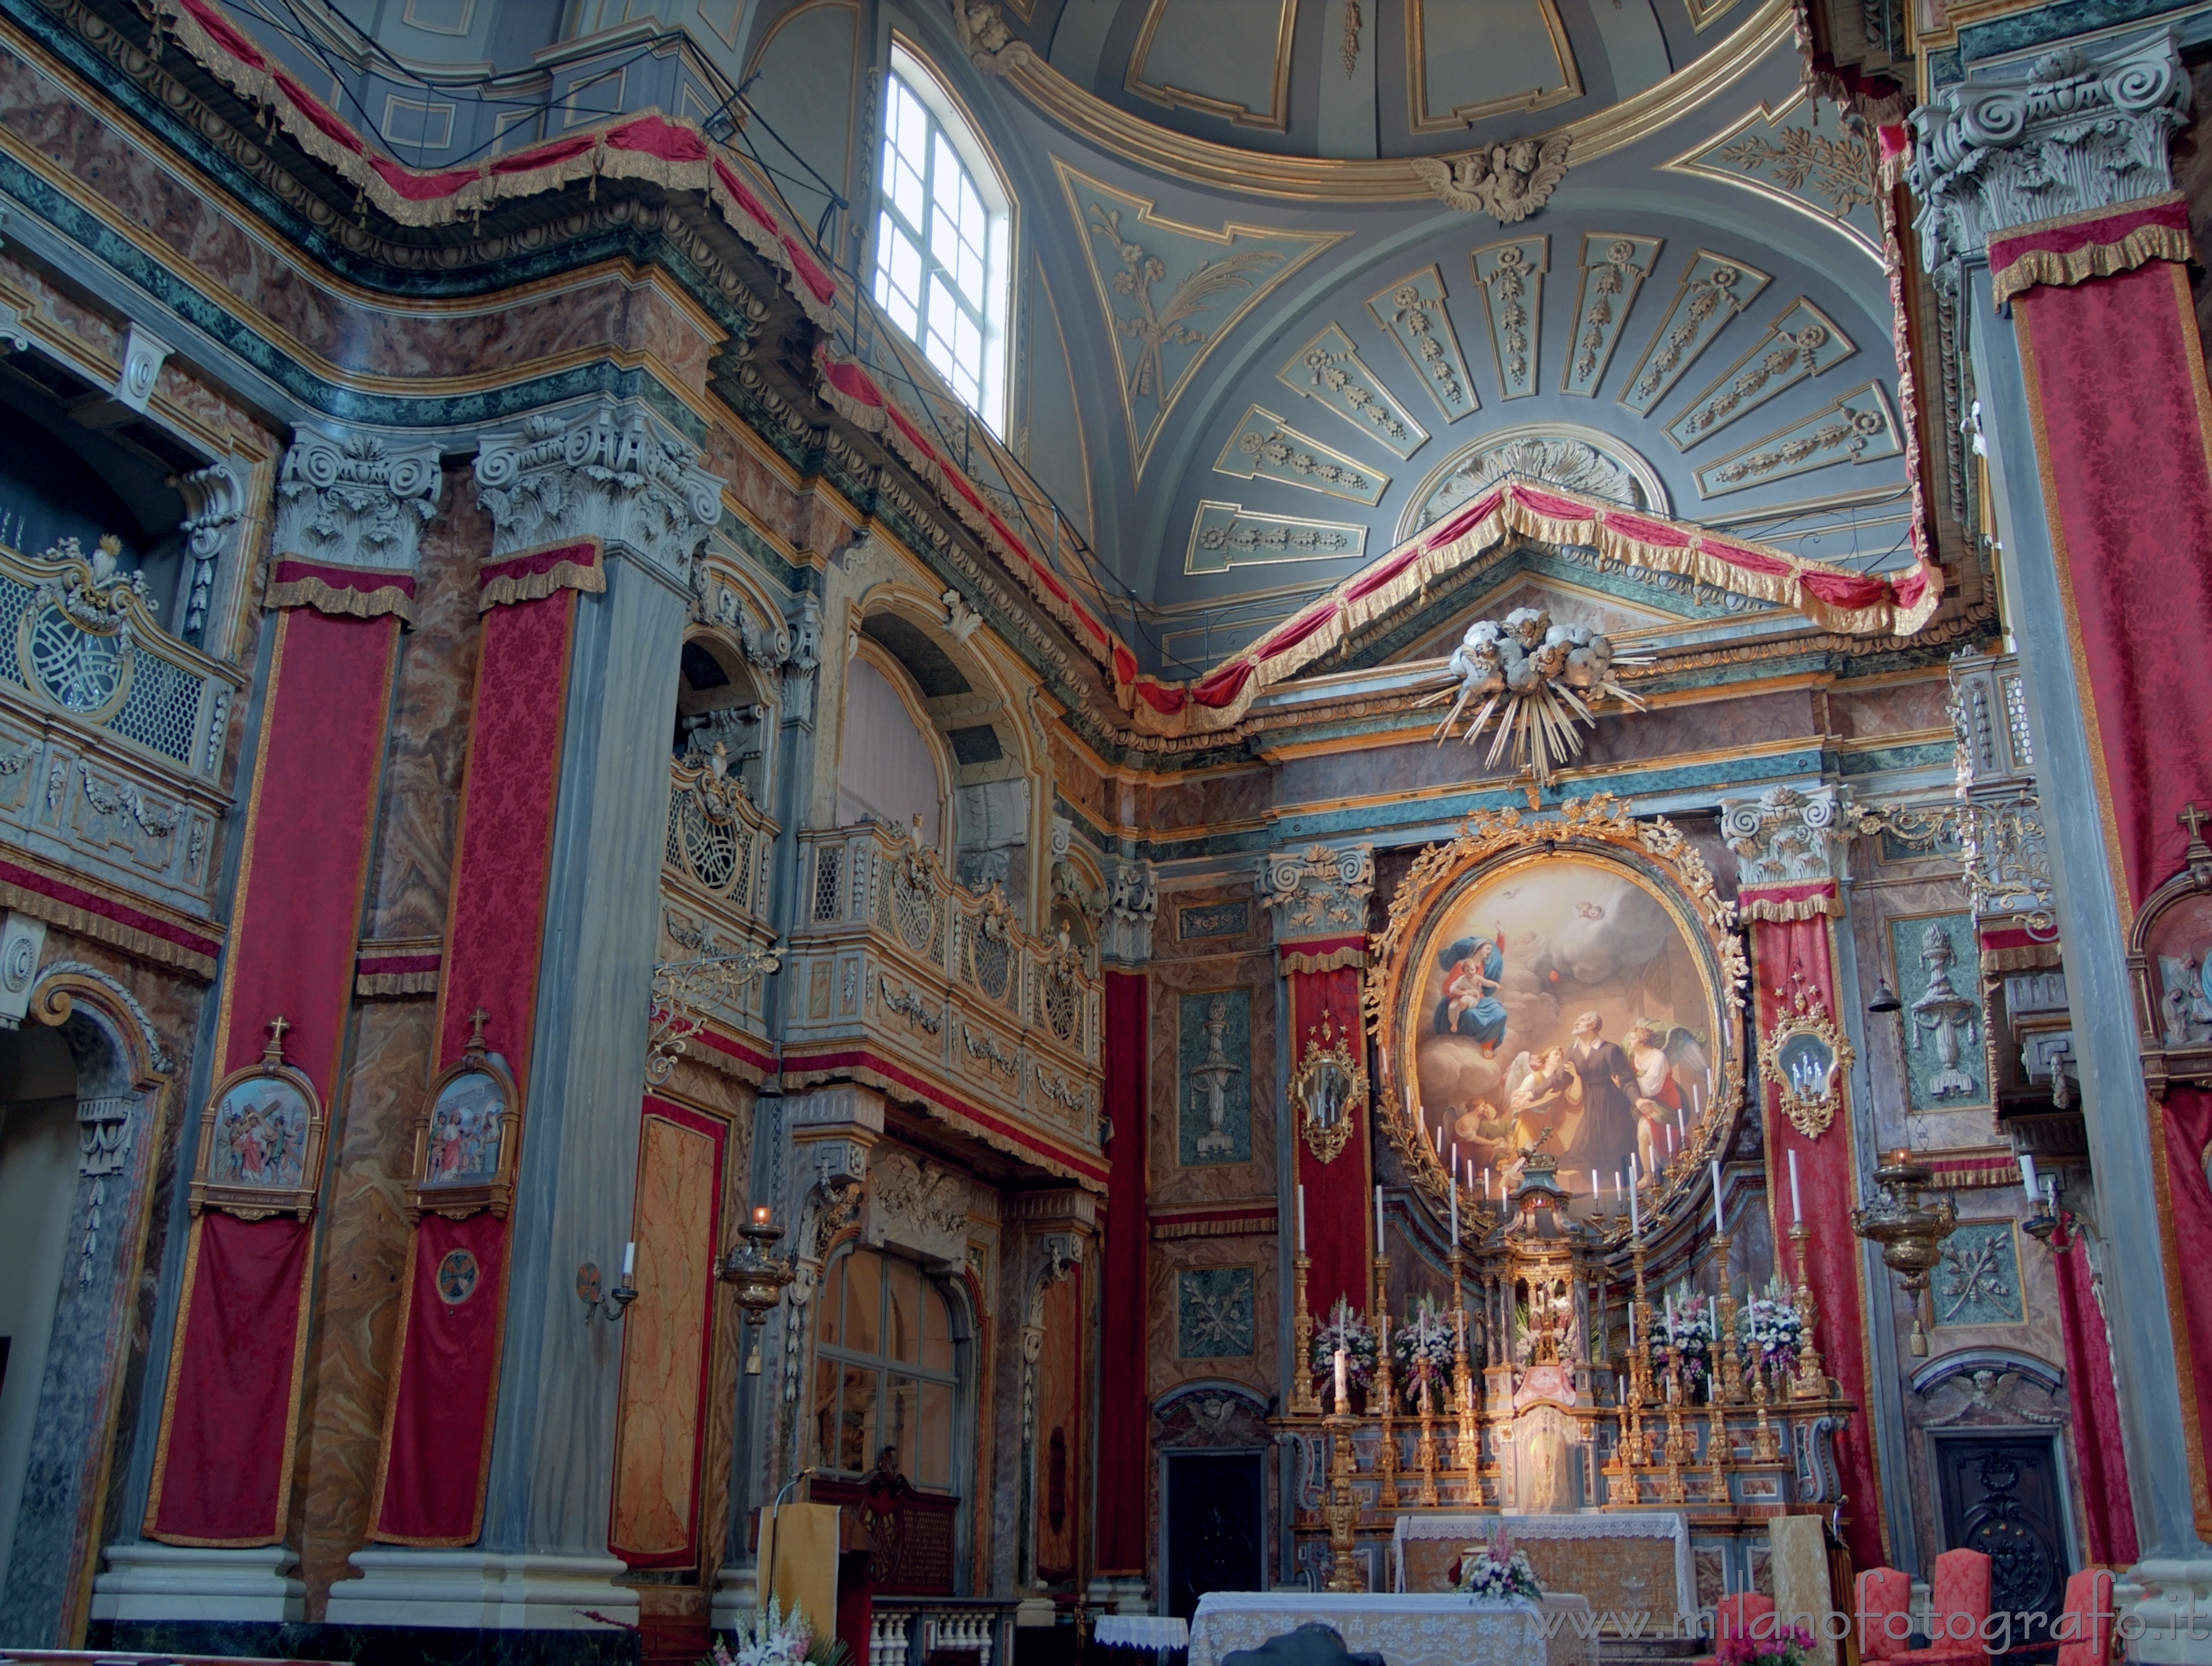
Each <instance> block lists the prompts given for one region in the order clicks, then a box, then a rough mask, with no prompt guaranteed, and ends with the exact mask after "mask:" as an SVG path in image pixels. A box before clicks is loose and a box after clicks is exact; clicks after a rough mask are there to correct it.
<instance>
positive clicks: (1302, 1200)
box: [1298, 1183, 1306, 1256]
mask: <svg viewBox="0 0 2212 1666" xmlns="http://www.w3.org/2000/svg"><path fill="white" fill-rule="evenodd" d="M1305 1252H1306V1189H1305V1186H1304V1183H1300V1184H1299V1186H1298V1253H1299V1254H1300V1255H1301V1256H1303V1255H1304V1254H1305Z"/></svg>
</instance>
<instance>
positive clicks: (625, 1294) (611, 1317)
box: [576, 1238, 637, 1325]
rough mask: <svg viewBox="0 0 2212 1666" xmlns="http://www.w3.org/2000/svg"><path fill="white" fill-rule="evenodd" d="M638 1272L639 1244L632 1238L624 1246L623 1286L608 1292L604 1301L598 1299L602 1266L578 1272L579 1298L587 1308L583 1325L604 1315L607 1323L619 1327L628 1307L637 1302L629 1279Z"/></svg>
mask: <svg viewBox="0 0 2212 1666" xmlns="http://www.w3.org/2000/svg"><path fill="white" fill-rule="evenodd" d="M636 1271H637V1240H636V1239H635V1238H632V1239H631V1240H630V1241H629V1243H625V1244H624V1245H623V1267H622V1282H621V1283H620V1284H618V1285H617V1286H615V1287H614V1288H613V1289H612V1290H611V1291H610V1292H607V1296H606V1298H605V1300H604V1301H603V1300H601V1299H600V1297H599V1263H598V1262H590V1261H587V1262H585V1263H584V1264H583V1265H582V1266H581V1267H580V1268H577V1269H576V1298H577V1299H578V1300H579V1301H580V1302H582V1303H583V1304H584V1322H585V1323H586V1324H589V1323H591V1322H592V1316H593V1315H595V1314H598V1313H600V1312H605V1315H606V1316H607V1322H608V1323H609V1324H611V1325H618V1324H620V1323H621V1322H623V1315H624V1314H625V1313H628V1312H629V1304H631V1303H632V1302H634V1301H635V1300H636V1299H637V1292H636V1290H635V1288H634V1287H633V1286H631V1284H630V1281H629V1280H630V1275H631V1274H633V1273H635V1272H636Z"/></svg>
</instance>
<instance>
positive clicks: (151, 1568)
mask: <svg viewBox="0 0 2212 1666" xmlns="http://www.w3.org/2000/svg"><path fill="white" fill-rule="evenodd" d="M106 1556H107V1568H106V1572H103V1573H100V1574H98V1575H96V1576H95V1577H94V1579H93V1582H92V1617H93V1618H94V1620H260V1621H267V1622H273V1623H276V1624H279V1625H281V1624H283V1623H284V1622H285V1621H287V1620H299V1619H301V1618H302V1617H303V1616H304V1614H305V1610H306V1605H307V1586H306V1585H304V1584H301V1582H300V1581H299V1580H298V1579H296V1578H294V1577H293V1570H294V1569H295V1568H297V1567H298V1566H299V1565H300V1557H299V1553H298V1552H296V1551H293V1550H288V1549H287V1548H285V1547H283V1545H256V1546H253V1547H251V1548H249V1549H244V1550H231V1549H206V1548H203V1547H197V1546H190V1545H163V1544H155V1543H153V1542H151V1541H141V1542H138V1543H135V1544H117V1545H110V1546H108V1547H107V1552H106Z"/></svg>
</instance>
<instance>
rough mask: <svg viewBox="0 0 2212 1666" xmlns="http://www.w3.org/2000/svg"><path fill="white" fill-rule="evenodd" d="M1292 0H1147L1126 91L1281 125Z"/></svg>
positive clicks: (1251, 122) (1243, 121)
mask: <svg viewBox="0 0 2212 1666" xmlns="http://www.w3.org/2000/svg"><path fill="white" fill-rule="evenodd" d="M1296 18H1297V0H1149V6H1148V9H1147V10H1146V14H1145V21H1144V23H1143V26H1142V27H1140V28H1139V31H1138V35H1137V47H1136V51H1135V52H1133V54H1132V55H1131V58H1130V63H1129V73H1128V78H1127V83H1126V84H1127V88H1128V90H1129V91H1131V92H1132V93H1134V94H1137V95H1138V96H1139V97H1140V98H1146V99H1152V100H1157V101H1158V102H1159V103H1162V104H1167V105H1182V106H1185V107H1187V108H1189V109H1194V110H1201V111H1204V112H1207V113H1208V114H1211V115H1217V116H1225V117H1227V118H1228V119H1230V120H1231V121H1232V122H1236V123H1237V124H1239V125H1244V126H1251V127H1272V128H1275V129H1277V130H1280V129H1281V128H1282V127H1284V126H1285V125H1286V122H1287V119H1288V115H1289V111H1288V108H1287V106H1288V101H1289V100H1288V94H1289V83H1290V74H1291V23H1292V22H1293V21H1295V20H1296Z"/></svg>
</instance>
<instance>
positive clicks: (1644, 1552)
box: [1390, 1510, 1698, 1636]
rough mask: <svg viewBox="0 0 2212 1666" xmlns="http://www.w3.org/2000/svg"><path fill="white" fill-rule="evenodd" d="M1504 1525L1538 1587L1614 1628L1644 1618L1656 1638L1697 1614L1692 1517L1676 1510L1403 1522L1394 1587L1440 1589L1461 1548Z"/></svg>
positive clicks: (1394, 1545)
mask: <svg viewBox="0 0 2212 1666" xmlns="http://www.w3.org/2000/svg"><path fill="white" fill-rule="evenodd" d="M1500 1526H1503V1527H1504V1529H1505V1530H1506V1531H1508V1532H1510V1534H1512V1535H1513V1542H1514V1544H1515V1546H1516V1547H1517V1548H1518V1549H1520V1550H1522V1551H1524V1552H1526V1553H1527V1554H1528V1563H1529V1566H1531V1567H1532V1568H1533V1569H1534V1571H1535V1574H1536V1578H1537V1580H1538V1582H1539V1583H1540V1584H1542V1585H1544V1586H1545V1587H1546V1588H1547V1589H1556V1590H1572V1591H1577V1592H1579V1593H1581V1594H1582V1595H1583V1596H1586V1597H1588V1598H1589V1601H1590V1603H1591V1605H1592V1606H1593V1607H1595V1608H1596V1609H1597V1610H1598V1612H1599V1613H1600V1614H1609V1615H1612V1616H1614V1617H1615V1623H1616V1624H1618V1623H1619V1622H1620V1620H1626V1621H1627V1622H1628V1623H1629V1624H1630V1625H1631V1626H1633V1625H1634V1624H1635V1619H1634V1616H1636V1615H1638V1614H1641V1615H1643V1616H1644V1626H1645V1628H1646V1629H1647V1633H1648V1634H1650V1635H1655V1636H1656V1635H1657V1634H1658V1633H1661V1632H1662V1631H1665V1630H1667V1629H1668V1628H1670V1627H1672V1626H1674V1625H1675V1624H1676V1623H1677V1621H1678V1620H1680V1619H1681V1618H1685V1617H1688V1616H1692V1615H1694V1614H1696V1613H1697V1612H1698V1589H1697V1582H1696V1579H1695V1578H1694V1577H1693V1575H1692V1567H1691V1561H1690V1523H1689V1518H1688V1517H1686V1516H1684V1515H1683V1514H1682V1513H1681V1512H1680V1511H1674V1510H1650V1511H1603V1512H1600V1513H1593V1514H1590V1515H1587V1516H1583V1515H1573V1516H1569V1515H1540V1514H1534V1513H1524V1512H1522V1511H1512V1510H1509V1511H1504V1513H1503V1514H1499V1513H1497V1512H1494V1511H1486V1512H1485V1513H1483V1514H1481V1515H1457V1514H1453V1515H1445V1514H1435V1515H1427V1514H1424V1515H1406V1516H1401V1517H1398V1523H1397V1527H1396V1529H1395V1531H1394V1532H1393V1533H1392V1535H1391V1546H1390V1548H1391V1552H1392V1554H1391V1559H1390V1560H1391V1562H1392V1564H1393V1566H1394V1567H1395V1570H1396V1572H1395V1576H1394V1578H1393V1584H1395V1586H1396V1587H1397V1589H1398V1590H1401V1591H1407V1592H1410V1593H1419V1592H1422V1591H1434V1590H1440V1589H1442V1588H1443V1579H1444V1575H1445V1572H1446V1571H1447V1570H1448V1569H1449V1567H1450V1566H1451V1564H1452V1563H1453V1562H1454V1561H1455V1560H1457V1559H1458V1556H1459V1553H1460V1548H1461V1547H1462V1546H1464V1545H1469V1544H1486V1543H1487V1542H1489V1540H1490V1537H1491V1535H1492V1534H1494V1533H1496V1532H1497V1531H1498V1529H1499V1527H1500ZM1607 1541H1611V1547H1610V1548H1607Z"/></svg>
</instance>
